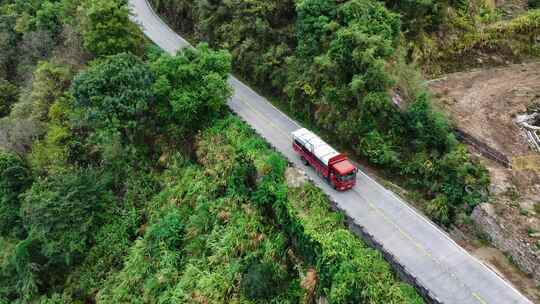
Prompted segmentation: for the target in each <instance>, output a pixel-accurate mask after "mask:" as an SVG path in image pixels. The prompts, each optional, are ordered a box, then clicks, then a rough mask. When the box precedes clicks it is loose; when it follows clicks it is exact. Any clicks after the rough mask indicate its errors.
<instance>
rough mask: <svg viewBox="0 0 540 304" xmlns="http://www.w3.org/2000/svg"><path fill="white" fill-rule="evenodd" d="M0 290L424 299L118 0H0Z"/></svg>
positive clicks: (13, 299)
mask: <svg viewBox="0 0 540 304" xmlns="http://www.w3.org/2000/svg"><path fill="white" fill-rule="evenodd" d="M0 13H1V15H0V31H1V33H0V39H3V42H6V43H2V44H0V46H1V49H0V60H1V61H0V67H1V69H0V71H1V74H0V79H1V81H2V82H1V83H2V86H4V87H6V88H7V89H6V90H2V91H0V93H2V94H3V95H2V99H0V109H1V110H2V113H1V116H2V117H1V118H0V125H1V128H0V303H313V302H314V301H316V300H320V299H321V298H325V299H327V300H328V302H330V303H422V302H423V301H422V299H421V298H420V297H419V295H418V294H417V293H416V291H415V290H414V289H413V288H412V287H411V286H410V285H408V284H405V283H403V282H400V281H399V280H398V278H397V277H396V275H395V274H394V273H393V272H392V271H391V269H390V266H389V264H388V263H386V262H385V261H384V259H383V257H382V255H381V253H380V252H378V251H376V250H374V249H372V248H369V247H367V246H366V245H365V244H364V243H363V242H362V241H360V240H359V239H357V238H356V237H355V236H354V235H353V234H352V233H351V232H349V231H348V230H347V229H346V227H345V226H344V224H343V222H344V219H343V216H342V215H340V214H338V213H334V212H332V211H330V209H329V202H328V200H327V198H326V197H325V195H324V194H323V193H322V192H321V191H320V190H319V189H317V188H315V187H314V186H313V185H311V184H304V185H302V186H301V187H298V188H292V187H289V186H288V185H287V183H286V181H285V177H284V172H285V169H286V168H287V162H286V160H285V159H284V158H283V157H282V156H280V155H279V154H278V153H276V152H274V151H272V150H271V149H270V148H269V147H268V145H267V144H266V143H265V142H264V141H263V140H262V139H261V138H259V137H257V136H256V135H255V134H254V132H252V131H251V130H250V129H249V128H248V127H247V126H246V125H245V124H244V123H243V122H241V121H240V120H239V119H238V118H236V117H234V116H233V115H232V114H230V113H229V111H228V109H227V108H226V106H225V101H226V100H227V98H228V97H229V96H230V94H231V89H230V87H229V86H228V84H227V78H228V75H229V72H230V70H231V62H232V59H231V55H230V54H229V53H227V52H226V51H214V50H211V49H210V48H209V47H208V45H206V44H202V45H200V46H198V47H197V48H196V49H193V50H185V51H183V52H181V53H179V54H177V55H176V56H171V55H167V54H164V53H162V52H161V51H159V50H157V49H156V48H155V47H153V46H150V45H148V44H147V43H145V42H144V40H143V38H142V36H141V33H140V32H139V31H138V29H137V28H136V26H135V25H133V24H132V23H130V21H129V18H128V17H129V16H128V10H127V8H126V5H125V2H123V1H110V0H87V1H82V2H79V1H72V0H61V1H19V0H4V1H2V2H0Z"/></svg>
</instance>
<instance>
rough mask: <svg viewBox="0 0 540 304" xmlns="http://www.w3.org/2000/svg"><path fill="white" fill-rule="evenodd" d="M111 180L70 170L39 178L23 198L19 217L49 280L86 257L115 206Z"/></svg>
mask: <svg viewBox="0 0 540 304" xmlns="http://www.w3.org/2000/svg"><path fill="white" fill-rule="evenodd" d="M109 183H110V179H109V178H107V176H103V175H102V174H100V173H99V172H96V171H95V170H90V169H85V170H72V171H65V172H63V173H58V174H56V175H53V176H49V177H45V178H40V179H38V180H37V181H36V182H34V184H33V185H32V187H31V188H30V189H28V191H27V192H25V193H24V194H23V195H22V205H21V217H22V219H23V223H24V227H25V229H26V230H27V231H28V233H29V235H30V236H29V238H31V239H32V240H33V242H35V243H36V244H39V251H40V253H41V255H42V256H43V257H45V258H46V259H47V261H41V262H40V261H35V262H38V263H39V262H40V264H42V266H47V267H50V268H49V269H46V268H45V269H44V268H41V269H40V270H41V271H44V273H47V272H50V273H48V275H50V278H51V280H52V279H53V278H55V276H60V277H62V276H63V275H65V273H63V272H64V271H65V270H67V268H68V267H71V266H73V265H75V264H77V263H78V262H79V261H81V260H82V258H83V257H84V256H85V255H86V253H87V250H88V248H89V247H90V246H91V245H92V243H93V240H94V236H95V234H96V232H97V230H98V229H99V227H100V225H101V224H102V223H103V221H104V216H105V214H106V213H105V211H106V208H107V207H108V206H109V205H110V204H112V203H113V202H114V199H113V197H112V194H111V192H110V191H109V187H110V185H109Z"/></svg>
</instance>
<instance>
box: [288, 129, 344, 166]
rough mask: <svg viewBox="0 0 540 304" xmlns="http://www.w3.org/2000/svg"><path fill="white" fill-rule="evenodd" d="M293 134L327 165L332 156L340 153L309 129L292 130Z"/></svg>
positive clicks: (294, 137)
mask: <svg viewBox="0 0 540 304" xmlns="http://www.w3.org/2000/svg"><path fill="white" fill-rule="evenodd" d="M292 136H293V139H294V140H296V141H298V142H299V143H300V144H301V145H302V146H304V147H305V148H306V149H308V151H309V152H311V153H312V154H313V155H315V157H317V158H318V159H319V160H320V161H321V162H322V163H323V164H325V165H326V166H328V162H329V161H330V159H331V158H332V157H335V156H338V155H339V152H337V151H336V150H334V148H332V147H331V146H330V145H329V144H327V143H326V142H324V141H323V140H322V139H321V138H320V137H319V136H317V135H315V133H313V132H311V131H309V130H308V129H305V128H302V129H298V130H296V131H294V132H292Z"/></svg>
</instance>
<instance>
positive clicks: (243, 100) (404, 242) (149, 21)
mask: <svg viewBox="0 0 540 304" xmlns="http://www.w3.org/2000/svg"><path fill="white" fill-rule="evenodd" d="M129 3H130V7H131V11H132V14H133V16H132V19H133V20H134V21H135V22H136V23H137V24H139V25H140V26H141V27H142V29H143V31H144V33H145V34H146V35H147V36H148V38H150V39H151V40H152V41H154V42H155V43H156V44H157V45H158V46H160V47H161V48H162V49H164V50H165V51H167V52H169V53H175V52H176V51H178V50H179V49H181V48H184V47H189V46H190V45H189V43H188V42H187V41H186V40H184V39H183V38H182V37H180V36H179V35H177V34H176V33H175V32H173V31H172V30H171V29H170V28H169V27H168V26H167V25H166V24H165V23H164V22H163V21H162V20H161V19H160V18H159V17H158V16H157V15H156V14H155V13H154V11H153V10H152V8H151V7H150V5H149V4H148V3H147V1H146V0H130V1H129ZM229 83H230V85H231V86H232V87H233V88H234V94H233V96H232V98H231V99H230V100H229V102H228V104H229V107H230V108H231V109H232V110H233V111H234V112H236V113H237V114H238V115H239V116H240V117H241V118H242V119H243V120H245V121H246V122H247V123H248V124H250V125H251V126H252V127H253V129H255V130H256V131H257V132H258V133H259V134H260V135H261V136H262V137H264V138H265V139H266V140H267V141H268V142H269V143H270V144H272V145H273V146H274V147H275V148H276V149H277V150H279V151H280V152H281V153H282V154H283V155H285V156H286V157H287V158H288V159H289V160H290V161H291V162H293V163H295V164H296V166H297V167H299V168H301V167H302V166H303V165H302V164H301V162H300V160H299V158H298V156H297V155H296V154H295V153H294V151H293V149H292V147H291V136H290V133H291V132H292V131H294V130H296V129H298V128H300V125H299V124H298V123H297V122H295V121H294V120H292V119H291V118H289V117H287V116H286V115H285V114H283V113H282V112H280V111H279V110H278V109H276V108H275V107H274V106H273V105H272V104H271V103H270V102H268V101H267V100H266V99H265V98H263V97H261V96H260V95H258V94H257V93H256V92H255V91H253V90H252V89H250V88H249V87H248V86H246V85H245V84H243V83H242V82H240V81H239V80H238V79H236V78H234V77H232V76H231V77H230V80H229ZM305 171H307V174H308V175H309V176H310V178H311V179H312V180H313V181H314V182H315V183H316V184H317V185H318V186H319V187H320V188H322V189H323V190H324V191H325V192H326V193H327V194H328V195H329V196H330V198H331V199H332V200H333V201H334V202H335V204H336V207H337V208H338V209H340V210H342V211H343V212H344V213H345V214H346V216H347V217H348V219H349V225H350V227H351V229H352V230H353V231H354V232H355V233H357V234H359V235H361V236H362V237H364V238H367V239H369V240H371V241H372V242H373V243H374V244H375V246H376V247H378V248H379V249H381V250H382V251H383V252H384V254H385V256H386V257H387V259H389V260H390V261H391V262H392V263H393V264H394V266H395V267H396V268H397V270H398V272H399V273H400V274H401V275H402V276H404V278H405V279H406V280H408V281H409V282H411V283H413V284H415V285H416V286H417V289H418V290H419V291H420V292H421V293H422V294H423V295H424V297H425V298H426V299H428V300H429V301H430V302H435V303H459V304H468V303H475V304H478V303H480V304H486V303H501V304H509V303H531V302H530V301H529V300H528V299H527V298H525V297H524V296H523V295H521V294H520V293H519V292H518V291H517V290H516V289H515V288H514V287H512V286H511V285H510V284H509V283H507V282H506V281H505V280H504V279H502V278H501V277H499V276H498V275H497V274H496V273H495V272H494V271H492V270H491V269H490V268H488V267H487V266H486V265H484V264H483V263H481V262H480V261H479V260H477V259H476V258H474V257H473V256H471V255H470V254H469V253H468V252H467V251H465V250H464V249H463V248H461V247H460V246H459V245H457V244H456V243H455V242H454V241H453V240H452V239H450V237H449V236H448V235H447V234H446V233H444V232H443V231H442V230H440V229H439V228H438V227H437V226H436V225H434V224H433V223H431V222H430V221H429V220H428V219H426V218H425V217H424V216H423V215H421V214H419V213H418V212H416V211H415V210H414V209H413V208H411V207H410V206H409V205H408V204H407V203H406V202H404V201H403V200H401V199H400V198H399V197H397V196H396V195H394V194H393V193H392V192H390V191H388V190H387V189H385V188H384V187H383V186H381V185H380V184H379V183H377V182H376V181H374V180H373V179H371V178H370V177H369V176H367V175H366V174H364V173H359V174H358V180H357V185H356V187H355V188H354V189H352V190H350V191H347V192H343V193H340V192H336V191H334V190H333V189H331V188H330V187H329V186H328V185H327V184H326V183H324V182H323V181H322V180H321V179H319V178H318V177H317V175H316V173H315V172H314V171H313V170H311V169H310V168H308V169H306V170H305Z"/></svg>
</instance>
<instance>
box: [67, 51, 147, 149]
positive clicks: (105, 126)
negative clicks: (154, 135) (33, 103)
mask: <svg viewBox="0 0 540 304" xmlns="http://www.w3.org/2000/svg"><path fill="white" fill-rule="evenodd" d="M153 81H154V80H153V76H152V73H151V72H150V70H149V68H148V67H147V66H146V65H145V64H144V63H143V62H142V61H141V60H140V59H139V58H137V57H136V56H135V55H133V54H129V53H122V54H118V55H114V56H110V57H107V58H105V59H103V60H98V61H96V62H94V63H93V64H92V65H91V66H90V67H89V68H88V69H87V70H86V71H84V72H82V73H81V74H79V75H77V76H76V77H75V79H74V80H73V85H72V87H71V92H72V95H73V97H74V107H75V108H76V110H79V111H80V113H81V115H82V119H83V120H84V121H86V123H87V124H88V126H89V127H90V128H92V129H97V130H110V131H111V132H120V133H121V134H122V135H123V137H124V139H126V138H127V139H128V141H129V142H134V141H135V139H136V138H137V136H139V135H141V133H140V132H143V131H144V130H145V123H147V122H148V121H149V120H151V118H152V117H151V115H150V114H151V107H152V106H153V103H154V98H153V94H152V92H151V90H150V88H151V87H152V84H153Z"/></svg>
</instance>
